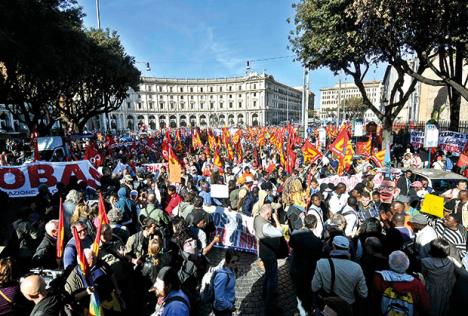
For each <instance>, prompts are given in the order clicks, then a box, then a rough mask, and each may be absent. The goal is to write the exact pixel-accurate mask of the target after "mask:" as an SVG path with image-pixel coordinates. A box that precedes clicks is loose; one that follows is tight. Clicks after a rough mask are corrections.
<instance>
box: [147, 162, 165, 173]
mask: <svg viewBox="0 0 468 316" xmlns="http://www.w3.org/2000/svg"><path fill="white" fill-rule="evenodd" d="M143 167H144V168H145V171H146V172H151V173H154V172H156V171H159V170H161V167H165V168H166V170H167V163H166V162H164V163H145V164H143Z"/></svg>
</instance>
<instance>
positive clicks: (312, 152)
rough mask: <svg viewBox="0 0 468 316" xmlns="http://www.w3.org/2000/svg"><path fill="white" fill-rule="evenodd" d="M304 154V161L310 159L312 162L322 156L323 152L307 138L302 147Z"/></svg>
mask: <svg viewBox="0 0 468 316" xmlns="http://www.w3.org/2000/svg"><path fill="white" fill-rule="evenodd" d="M301 151H302V154H303V155H304V163H307V162H309V161H310V163H311V164H312V163H314V162H315V161H317V159H319V158H320V157H321V156H322V153H321V152H320V151H319V150H318V149H317V148H315V147H314V145H312V144H311V142H310V141H309V140H308V139H307V140H306V141H305V143H304V145H303V146H302V148H301Z"/></svg>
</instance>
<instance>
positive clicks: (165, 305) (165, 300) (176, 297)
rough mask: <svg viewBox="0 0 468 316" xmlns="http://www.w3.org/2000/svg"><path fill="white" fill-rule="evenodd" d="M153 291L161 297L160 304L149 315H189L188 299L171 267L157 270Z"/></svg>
mask: <svg viewBox="0 0 468 316" xmlns="http://www.w3.org/2000/svg"><path fill="white" fill-rule="evenodd" d="M153 291H154V292H155V294H156V296H157V297H159V298H161V304H158V305H156V311H155V312H154V313H153V314H152V315H151V316H176V315H177V316H179V315H180V316H189V315H190V309H191V306H190V300H189V298H188V296H187V294H185V293H184V292H183V291H182V289H181V284H180V280H179V277H178V276H177V272H176V271H175V270H174V269H173V268H172V267H164V268H162V269H161V270H160V271H159V273H158V277H157V279H156V282H155V283H154V286H153Z"/></svg>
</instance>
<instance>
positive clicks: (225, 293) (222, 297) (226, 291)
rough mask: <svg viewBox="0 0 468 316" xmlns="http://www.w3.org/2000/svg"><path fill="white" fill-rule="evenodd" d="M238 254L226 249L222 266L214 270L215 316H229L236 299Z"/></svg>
mask: <svg viewBox="0 0 468 316" xmlns="http://www.w3.org/2000/svg"><path fill="white" fill-rule="evenodd" d="M238 263H239V256H238V255H237V254H236V253H235V252H234V251H232V250H227V251H226V254H225V256H224V264H223V266H222V267H221V268H220V269H218V270H216V271H215V272H214V273H215V275H214V278H213V289H214V302H213V312H214V314H215V315H216V316H231V315H232V313H233V311H234V309H235V301H236V271H237V264H238Z"/></svg>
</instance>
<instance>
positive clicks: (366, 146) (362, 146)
mask: <svg viewBox="0 0 468 316" xmlns="http://www.w3.org/2000/svg"><path fill="white" fill-rule="evenodd" d="M371 141H372V138H371V137H370V136H369V140H368V141H367V142H357V143H356V153H357V154H358V155H363V156H369V155H370V154H371Z"/></svg>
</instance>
